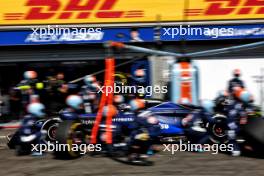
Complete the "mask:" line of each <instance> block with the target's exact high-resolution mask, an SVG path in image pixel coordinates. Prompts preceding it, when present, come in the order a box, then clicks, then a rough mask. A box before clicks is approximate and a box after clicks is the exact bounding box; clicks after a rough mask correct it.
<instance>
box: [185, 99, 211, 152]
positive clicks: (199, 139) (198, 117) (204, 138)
mask: <svg viewBox="0 0 264 176" xmlns="http://www.w3.org/2000/svg"><path fill="white" fill-rule="evenodd" d="M214 107H215V104H214V102H213V101H210V100H206V101H203V102H202V108H201V109H199V110H195V111H193V112H192V113H191V114H189V115H188V116H187V117H185V118H184V119H182V126H183V128H185V129H186V130H185V131H186V133H187V134H188V136H190V137H192V139H190V140H192V142H195V143H197V144H202V145H203V144H208V143H209V142H210V140H209V137H210V134H209V133H208V132H207V131H206V132H205V133H204V131H201V133H198V132H197V131H199V130H198V128H201V127H200V126H199V124H198V123H197V122H202V123H203V124H206V123H215V120H214V118H213V116H214ZM197 127H198V128H197ZM195 128H196V129H195ZM194 129H195V130H194ZM201 129H202V128H201ZM199 151H202V149H201V150H199Z"/></svg>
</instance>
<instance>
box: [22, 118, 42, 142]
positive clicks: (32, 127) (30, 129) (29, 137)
mask: <svg viewBox="0 0 264 176" xmlns="http://www.w3.org/2000/svg"><path fill="white" fill-rule="evenodd" d="M38 120H39V118H38V117H36V116H34V115H26V116H25V117H24V119H23V121H22V123H21V127H20V128H19V130H18V134H19V137H20V142H22V143H28V142H29V143H35V144H41V143H43V141H42V140H43V139H44V137H45V133H44V131H41V126H42V124H41V123H36V122H37V121H38Z"/></svg>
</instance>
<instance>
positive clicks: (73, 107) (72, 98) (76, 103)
mask: <svg viewBox="0 0 264 176" xmlns="http://www.w3.org/2000/svg"><path fill="white" fill-rule="evenodd" d="M66 104H67V106H68V107H67V108H66V109H64V110H63V111H61V112H60V118H61V119H62V120H78V119H79V115H80V114H81V113H82V111H83V100H82V98H81V97H80V96H78V95H69V96H68V97H67V98H66Z"/></svg>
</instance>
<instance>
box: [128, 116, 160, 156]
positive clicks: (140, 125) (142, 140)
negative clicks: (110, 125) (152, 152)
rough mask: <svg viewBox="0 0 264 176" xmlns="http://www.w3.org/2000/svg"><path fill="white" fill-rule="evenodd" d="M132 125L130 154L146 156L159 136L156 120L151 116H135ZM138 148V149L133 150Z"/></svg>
mask: <svg viewBox="0 0 264 176" xmlns="http://www.w3.org/2000/svg"><path fill="white" fill-rule="evenodd" d="M136 116H137V117H136V118H135V120H134V123H133V125H132V126H131V127H130V128H131V130H132V132H131V134H130V143H129V146H130V153H139V154H146V153H147V151H148V150H149V149H150V147H151V145H152V144H153V143H154V142H155V141H156V140H157V139H158V136H159V135H160V126H159V123H158V120H157V119H156V118H155V117H153V116H151V114H150V113H149V114H137V113H136ZM135 146H139V148H134V147H135Z"/></svg>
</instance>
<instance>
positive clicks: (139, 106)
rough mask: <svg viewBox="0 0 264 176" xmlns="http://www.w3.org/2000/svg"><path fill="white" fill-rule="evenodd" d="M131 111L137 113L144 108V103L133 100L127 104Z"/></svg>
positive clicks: (141, 100) (140, 100) (139, 100)
mask: <svg viewBox="0 0 264 176" xmlns="http://www.w3.org/2000/svg"><path fill="white" fill-rule="evenodd" d="M129 105H130V107H131V110H132V111H138V110H141V109H143V108H145V101H144V100H143V99H133V100H131V101H130V102H129Z"/></svg>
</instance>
